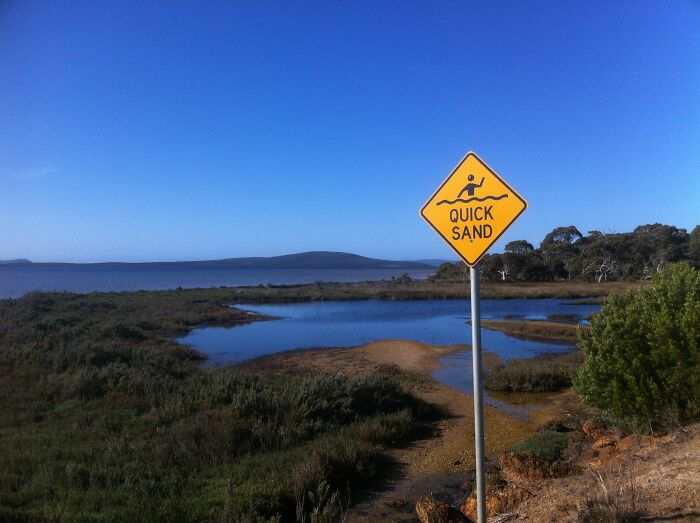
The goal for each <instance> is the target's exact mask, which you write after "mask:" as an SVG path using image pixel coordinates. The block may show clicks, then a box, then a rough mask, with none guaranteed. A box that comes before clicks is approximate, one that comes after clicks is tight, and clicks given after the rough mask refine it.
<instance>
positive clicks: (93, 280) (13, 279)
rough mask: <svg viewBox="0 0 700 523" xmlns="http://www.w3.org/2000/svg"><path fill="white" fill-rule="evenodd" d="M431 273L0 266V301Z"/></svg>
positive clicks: (406, 271)
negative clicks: (38, 294) (48, 294)
mask: <svg viewBox="0 0 700 523" xmlns="http://www.w3.org/2000/svg"><path fill="white" fill-rule="evenodd" d="M431 272H432V270H431V269H419V270H406V269H262V270H261V269H241V268H226V267H202V266H197V265H188V264H178V265H175V266H169V265H138V264H126V265H113V264H94V265H69V264H66V265H60V264H56V265H54V264H51V265H49V264H47V265H40V264H34V265H8V266H3V265H0V298H19V297H21V296H23V295H25V294H27V293H28V292H32V291H67V292H81V293H87V292H93V291H137V290H166V289H175V288H177V287H183V288H197V287H219V286H227V287H234V286H240V285H266V284H294V283H311V282H314V281H335V282H357V281H376V280H390V279H391V278H395V277H398V276H401V275H403V274H408V275H409V276H411V277H412V278H416V279H421V278H425V277H427V276H428V275H429V274H430V273H431Z"/></svg>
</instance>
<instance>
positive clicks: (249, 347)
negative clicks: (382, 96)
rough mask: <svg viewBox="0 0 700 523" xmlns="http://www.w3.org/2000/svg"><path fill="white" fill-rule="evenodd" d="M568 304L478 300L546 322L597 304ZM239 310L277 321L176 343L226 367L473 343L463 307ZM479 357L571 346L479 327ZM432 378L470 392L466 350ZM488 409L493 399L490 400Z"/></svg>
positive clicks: (499, 314)
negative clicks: (300, 355)
mask: <svg viewBox="0 0 700 523" xmlns="http://www.w3.org/2000/svg"><path fill="white" fill-rule="evenodd" d="M572 303H574V301H572V300H562V299H537V300H482V302H481V317H482V319H526V320H546V319H548V318H550V317H557V318H566V319H567V320H569V321H572V322H576V323H578V322H581V321H584V320H585V318H586V317H588V316H589V315H590V314H592V313H593V312H596V311H598V310H599V306H598V305H583V304H581V305H574V304H572ZM236 307H237V308H240V309H244V310H248V311H253V312H257V313H260V314H264V315H267V316H274V317H276V318H279V319H275V320H270V321H259V322H254V323H250V324H247V325H242V326H237V327H230V328H223V327H206V328H202V329H196V330H194V331H192V332H190V333H189V334H188V335H187V336H184V337H182V338H179V339H178V341H179V342H181V343H185V344H188V345H191V346H193V347H195V348H196V349H197V350H199V351H201V352H203V353H204V354H206V355H208V356H209V358H210V359H209V362H208V364H210V365H226V364H231V363H236V362H240V361H243V360H246V359H250V358H255V357H258V356H264V355H267V354H273V353H276V352H282V351H286V350H292V349H299V348H312V347H317V348H337V347H353V346H357V345H363V344H365V343H369V342H372V341H376V340H382V339H405V340H414V341H420V342H425V343H431V344H435V345H451V344H457V343H470V342H471V329H470V328H469V326H468V325H467V321H468V320H469V302H468V301H463V300H427V301H346V302H312V303H294V304H280V305H237V306H236ZM482 345H483V348H484V350H485V351H489V352H494V353H496V354H498V356H500V357H501V359H503V360H508V359H512V358H531V357H534V356H537V355H540V354H544V353H557V352H567V351H570V350H572V346H571V345H570V344H565V343H543V342H535V341H525V340H519V339H516V338H513V337H511V336H508V335H506V334H504V333H502V332H495V331H489V330H486V329H483V331H482ZM440 363H441V364H442V366H443V368H442V369H440V370H437V371H435V372H434V373H433V375H434V377H435V378H436V379H438V380H439V381H441V382H443V383H445V384H447V385H450V386H452V387H455V388H457V389H459V390H462V391H464V392H467V393H469V394H471V393H472V379H471V352H470V351H460V352H456V353H454V354H452V355H450V356H448V357H445V358H443V359H441V360H440ZM488 401H490V402H491V403H492V404H496V403H495V402H496V400H494V399H493V398H489V399H488Z"/></svg>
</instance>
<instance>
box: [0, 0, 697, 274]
mask: <svg viewBox="0 0 700 523" xmlns="http://www.w3.org/2000/svg"><path fill="white" fill-rule="evenodd" d="M469 150H474V151H476V152H477V153H479V155H480V156H481V157H482V158H484V159H485V160H486V161H487V162H488V163H489V164H490V165H491V166H492V167H493V168H494V169H495V170H496V171H497V172H498V173H499V174H501V175H502V176H503V177H504V178H505V179H506V180H508V181H509V182H510V183H511V185H513V187H515V188H516V189H517V190H518V191H519V192H520V193H521V194H522V195H523V196H524V197H525V198H526V199H527V200H528V201H529V204H530V207H529V208H528V210H527V211H526V212H525V214H524V215H523V216H522V217H521V218H520V219H519V220H518V222H517V223H516V224H515V225H514V226H513V227H512V228H511V229H510V230H509V231H508V232H507V233H506V234H505V235H504V237H503V240H502V241H500V242H499V243H498V244H497V248H496V250H500V249H501V248H502V246H503V244H504V243H505V242H506V241H509V240H513V239H527V240H529V241H531V242H533V243H535V244H538V243H539V241H540V240H541V239H542V237H543V236H544V235H545V234H546V233H547V232H548V231H550V230H551V229H552V228H554V227H556V226H559V225H570V224H573V225H576V226H577V227H579V229H580V230H581V231H582V232H586V231H588V230H591V229H600V230H603V231H617V232H623V231H628V230H631V229H632V228H633V227H635V226H636V225H638V224H642V223H654V222H662V223H668V224H673V225H677V226H679V227H685V228H688V229H690V228H692V227H693V226H694V225H696V224H697V223H698V222H700V3H699V2H696V1H690V0H688V1H681V0H679V1H672V0H669V1H663V2H644V1H638V0H634V1H630V2H625V1H615V2H611V1H609V0H605V1H601V2H591V1H581V2H553V1H545V2H524V1H520V0H518V1H512V2H491V1H484V2H465V1H460V2H448V1H441V2H418V1H416V2H409V1H403V0H402V1H398V0H397V1H394V2H381V1H378V0H368V1H318V2H288V1H280V2H266V1H259V2H258V1H250V2H213V1H203V2H199V1H188V2H174V1H162V2H158V1H155V2H151V1H149V2H143V1H141V0H138V1H126V0H115V1H112V2H110V1H107V0H103V1H87V0H86V1H76V0H70V1H65V2H64V1H57V0H53V1H32V0H15V1H13V0H3V1H1V2H0V259H3V258H5V259H6V258H16V257H27V258H30V259H32V260H35V261H55V260H61V261H100V260H121V261H142V260H187V259H209V258H222V257H233V256H251V255H262V256H267V255H276V254H285V253H290V252H299V251H306V250H342V251H349V252H356V253H358V254H363V255H367V256H375V257H382V258H394V259H409V258H439V257H443V258H454V255H453V254H452V251H451V250H450V249H449V247H447V246H446V245H443V243H442V240H441V239H439V238H438V237H437V235H436V234H435V233H434V232H433V231H432V230H431V229H430V228H429V227H428V226H427V224H425V223H424V222H423V221H422V220H421V219H420V218H419V216H418V209H419V207H420V206H421V205H422V204H423V203H424V202H425V200H426V199H427V198H428V197H429V196H430V195H431V194H432V192H433V190H434V189H435V188H436V187H437V186H438V185H439V183H440V182H441V181H442V180H443V178H444V177H445V176H446V175H447V174H449V172H450V171H451V170H452V168H453V167H454V165H455V164H456V163H457V162H458V161H459V160H460V159H461V157H462V156H463V155H464V154H465V153H466V152H467V151H469Z"/></svg>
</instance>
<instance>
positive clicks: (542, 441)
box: [512, 430, 568, 462]
mask: <svg viewBox="0 0 700 523" xmlns="http://www.w3.org/2000/svg"><path fill="white" fill-rule="evenodd" d="M567 440H568V437H567V435H566V434H562V433H561V432H554V431H553V430H543V431H542V432H538V433H537V434H535V435H534V436H532V437H530V438H528V439H526V440H525V441H521V442H520V443H518V444H517V445H515V446H514V447H513V448H512V450H513V451H515V452H531V453H532V454H533V455H534V456H536V457H538V458H540V459H544V460H546V461H549V462H555V461H557V460H558V459H559V458H560V457H561V455H562V452H564V449H565V448H566V443H567Z"/></svg>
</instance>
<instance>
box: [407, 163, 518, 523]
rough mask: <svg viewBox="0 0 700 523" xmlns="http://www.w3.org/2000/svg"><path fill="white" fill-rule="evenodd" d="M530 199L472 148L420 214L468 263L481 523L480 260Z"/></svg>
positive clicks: (481, 520) (481, 518)
mask: <svg viewBox="0 0 700 523" xmlns="http://www.w3.org/2000/svg"><path fill="white" fill-rule="evenodd" d="M526 208H527V202H526V201H525V200H524V199H523V197H522V196H520V195H519V194H518V193H517V192H515V190H514V189H513V188H512V187H511V186H510V185H508V184H507V183H506V181H505V180H504V179H503V178H501V177H500V176H498V174H496V172H495V171H494V170H493V169H491V167H489V166H488V165H486V162H484V161H483V160H482V159H481V158H479V157H478V156H477V155H476V153H473V152H469V153H467V155H466V156H465V157H464V158H462V161H461V162H459V164H457V167H455V168H454V170H453V171H452V172H451V173H450V175H449V176H448V177H447V178H446V179H445V181H444V182H442V185H440V187H438V189H437V190H436V191H435V193H434V194H433V195H432V196H431V197H430V199H429V200H428V202H427V203H426V204H425V205H424V206H423V207H422V208H421V210H420V214H421V216H422V217H423V218H424V219H425V221H427V222H428V223H429V224H430V226H431V227H432V228H433V229H434V230H435V232H437V233H438V234H439V235H440V237H441V238H442V239H443V240H445V241H446V242H447V243H448V244H449V246H450V247H452V249H454V251H455V252H456V253H457V254H459V256H460V257H461V258H462V259H463V260H464V262H465V263H466V264H467V265H469V267H470V268H471V269H470V272H469V279H470V283H471V306H472V358H473V361H474V364H473V372H474V443H475V445H474V450H475V457H476V501H477V515H478V519H479V521H478V523H486V485H485V483H484V401H483V395H482V392H483V386H482V383H481V374H482V372H481V317H480V312H479V308H480V303H479V299H480V298H479V273H480V271H479V267H478V265H477V264H478V263H479V260H481V258H482V257H483V256H484V254H486V252H487V251H488V250H489V249H490V248H491V246H493V244H494V243H496V241H497V240H498V239H499V238H500V237H501V235H502V234H503V233H504V232H505V231H506V229H507V228H508V227H510V226H511V225H512V224H513V222H515V220H517V219H518V217H519V216H520V215H521V214H522V213H523V211H525V209H526Z"/></svg>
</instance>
